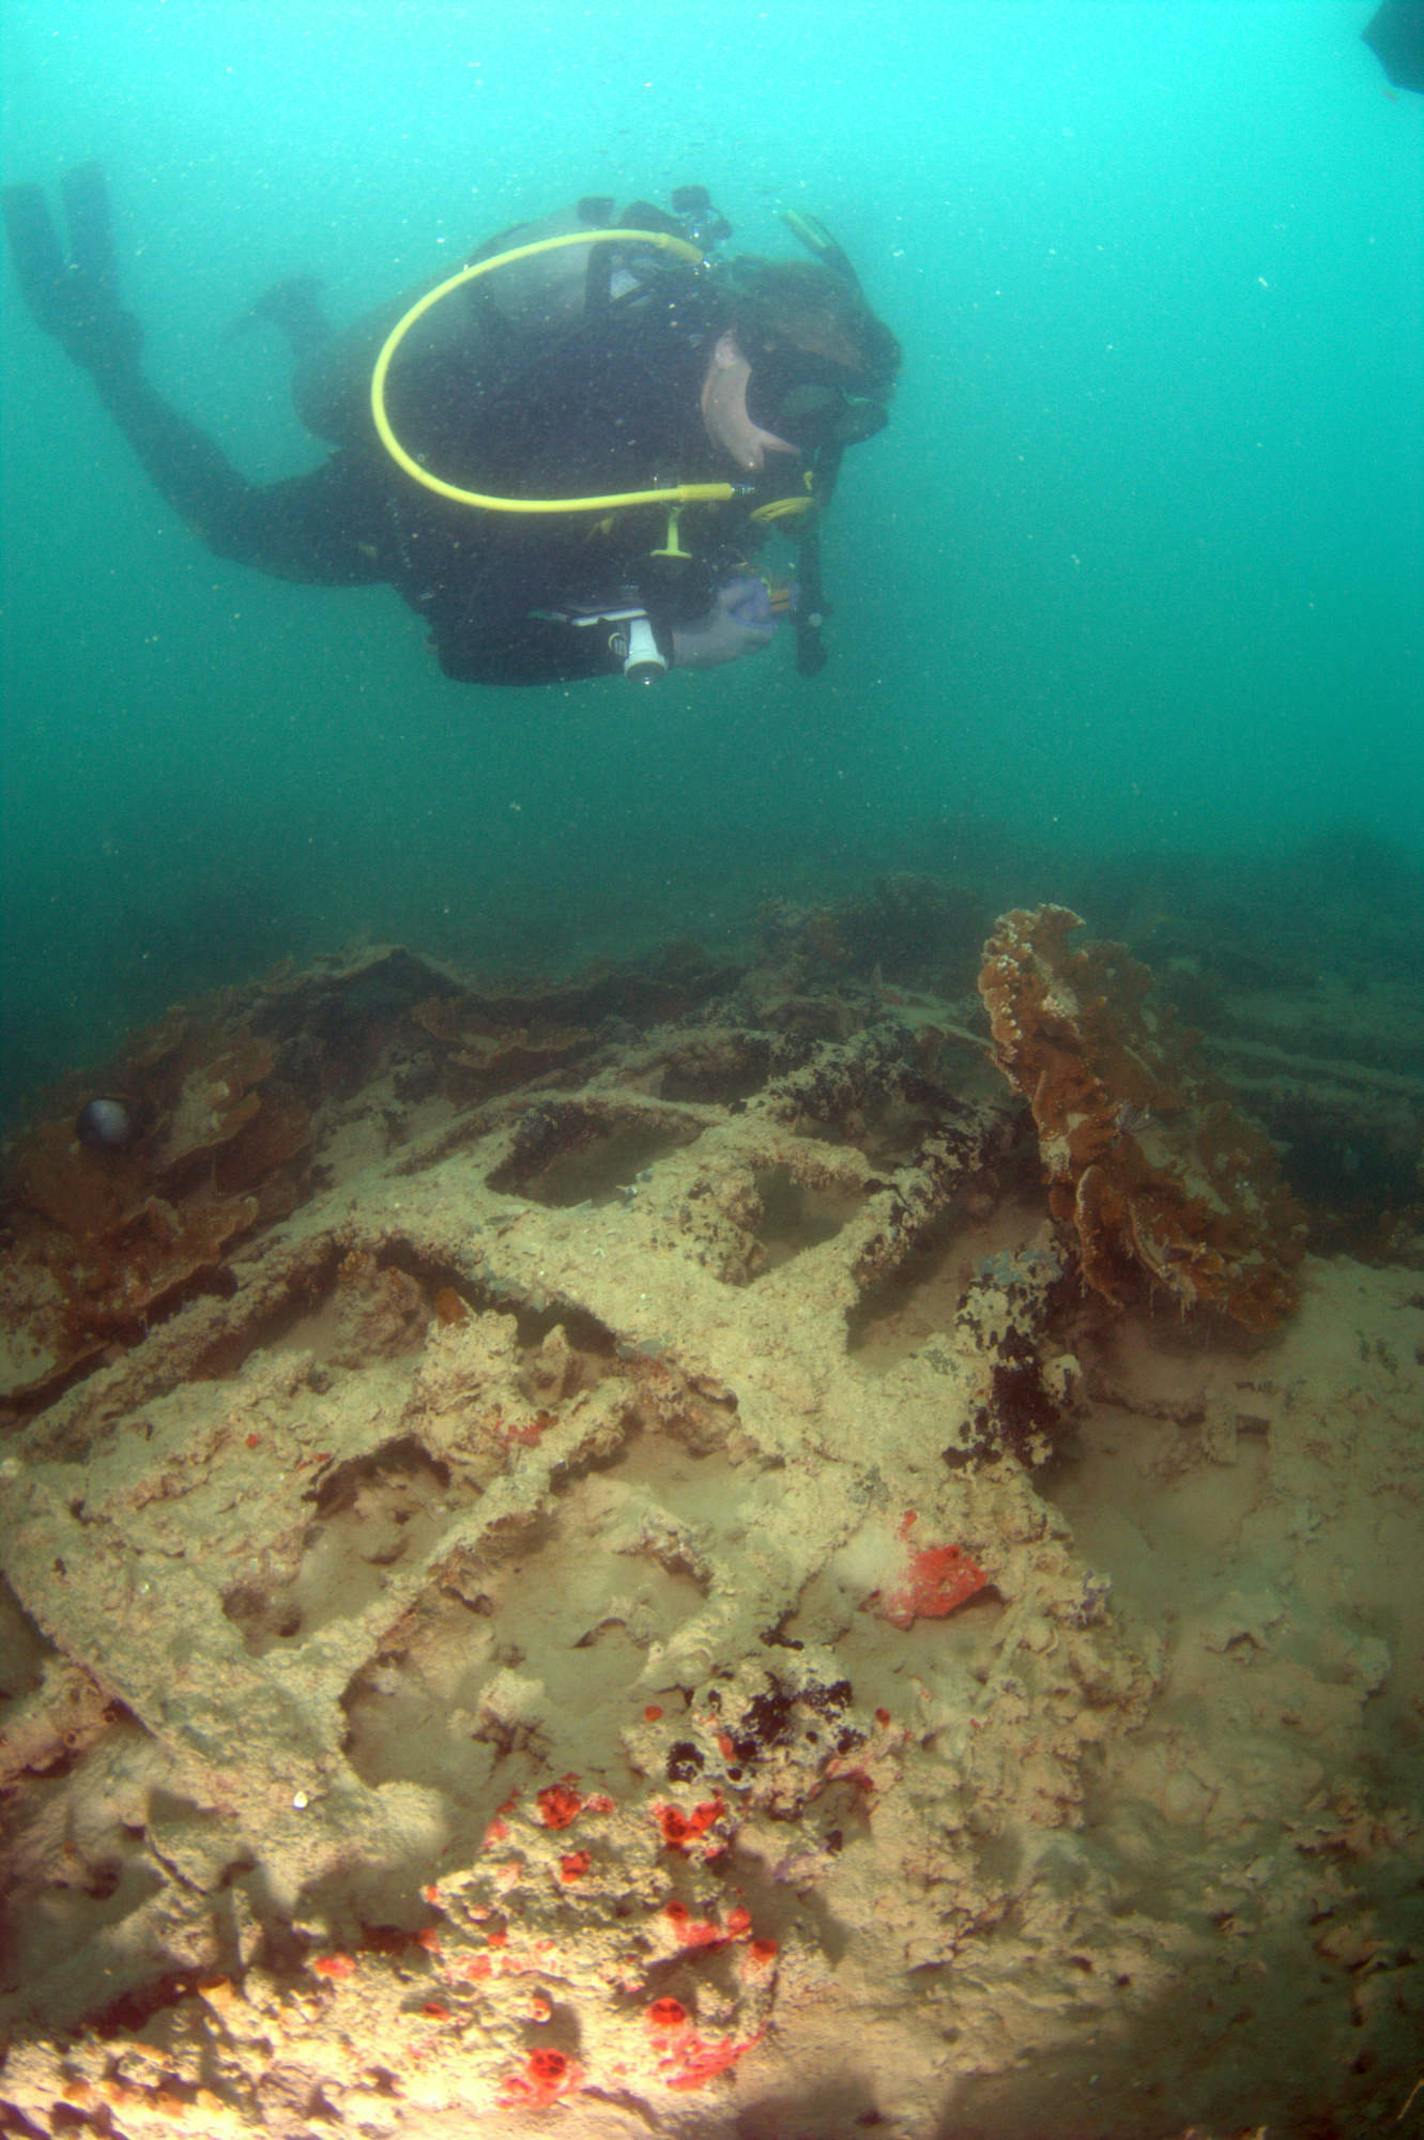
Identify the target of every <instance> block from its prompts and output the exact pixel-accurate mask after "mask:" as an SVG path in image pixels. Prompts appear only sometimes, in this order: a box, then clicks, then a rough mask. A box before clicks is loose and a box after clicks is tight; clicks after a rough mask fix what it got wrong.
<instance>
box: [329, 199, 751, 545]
mask: <svg viewBox="0 0 1424 2140" xmlns="http://www.w3.org/2000/svg"><path fill="white" fill-rule="evenodd" d="M614 244H617V245H657V246H661V247H662V249H663V250H664V251H665V252H669V253H679V254H680V255H681V256H682V258H683V259H684V260H692V261H695V262H696V263H697V264H698V265H699V266H700V265H701V263H702V258H703V256H702V254H701V252H700V251H699V250H698V248H697V247H696V246H695V245H691V244H689V243H688V241H687V239H686V238H675V237H673V236H672V235H671V233H670V232H668V231H663V230H577V231H572V232H570V233H569V234H568V235H567V236H566V237H562V238H540V239H539V240H538V241H537V243H535V244H533V245H516V246H514V247H512V248H511V250H510V251H509V252H507V253H496V254H495V256H494V258H493V259H492V260H477V261H476V262H475V264H474V266H473V267H465V268H461V269H460V272H459V274H458V275H450V276H448V277H447V278H446V280H445V281H444V282H440V283H437V284H436V286H435V288H434V289H433V290H427V291H426V293H425V295H424V297H422V298H419V299H418V300H417V301H416V303H415V304H413V305H412V306H411V308H410V310H409V312H407V313H406V314H405V316H404V318H402V319H399V320H397V321H396V324H395V326H394V327H393V328H392V329H391V331H390V333H389V334H388V335H387V336H386V339H385V341H384V343H383V344H382V346H381V354H380V355H379V356H378V357H377V359H376V368H375V370H374V371H373V372H372V374H371V420H372V422H373V423H374V424H375V426H376V435H377V437H378V438H379V439H380V441H381V444H382V445H383V446H384V447H385V449H386V451H387V453H388V454H389V455H390V457H391V459H392V460H393V461H394V462H395V464H396V466H397V467H398V468H403V469H404V470H405V472H406V474H407V475H408V476H410V477H411V478H412V479H413V481H415V482H417V483H422V484H424V486H425V488H426V489H427V490H433V491H434V492H435V494H436V496H437V497H440V498H451V499H453V500H454V502H455V504H456V505H473V506H478V507H479V508H480V509H481V510H482V511H484V512H488V513H595V512H608V511H610V510H619V509H621V508H622V507H624V506H630V505H669V504H671V505H725V504H727V502H728V501H729V500H730V499H732V498H737V497H740V496H741V491H740V489H739V488H738V487H737V485H735V484H733V483H674V484H668V485H666V486H665V487H664V488H663V489H661V490H627V491H618V492H615V493H614V494H613V495H611V496H609V497H606V498H494V497H491V496H489V494H488V493H487V492H485V491H479V490H463V489H462V488H461V487H460V485H459V484H458V483H447V482H446V481H445V479H444V477H443V476H437V475H432V474H431V472H430V470H429V469H428V468H422V467H421V465H420V463H419V461H417V460H414V459H413V458H412V457H411V455H410V454H408V453H407V452H406V450H405V447H404V446H403V445H402V444H401V442H400V440H399V439H398V438H397V437H396V435H395V432H394V431H393V430H392V428H391V420H390V417H389V416H388V415H387V413H386V376H387V374H388V372H389V371H390V368H391V361H392V359H393V358H394V356H395V353H396V351H397V350H398V349H399V348H400V346H401V343H402V342H403V341H404V340H405V338H406V336H407V335H408V334H409V333H410V330H411V328H412V327H414V326H415V324H416V322H417V321H418V320H422V319H424V317H425V315H426V313H427V312H429V311H430V310H431V308H432V307H433V306H435V305H438V304H439V303H440V300H441V299H442V298H444V297H448V296H449V295H450V292H451V291H452V290H458V289H461V288H462V287H463V286H464V284H465V283H467V282H473V281H474V280H475V278H476V276H478V275H492V274H493V273H494V271H495V269H496V268H502V267H512V266H513V265H514V263H515V262H516V261H517V260H532V259H533V258H534V255H535V254H536V253H553V252H559V251H561V250H562V248H563V247H564V246H566V245H614Z"/></svg>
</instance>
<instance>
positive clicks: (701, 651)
mask: <svg viewBox="0 0 1424 2140" xmlns="http://www.w3.org/2000/svg"><path fill="white" fill-rule="evenodd" d="M780 622H781V619H780V617H779V616H778V615H777V614H776V613H775V611H774V610H773V608H772V598H771V590H770V589H769V587H768V586H767V584H766V581H765V580H764V579H763V578H762V577H761V574H760V573H759V572H739V573H737V574H736V575H735V577H734V578H732V579H729V580H723V582H722V584H721V586H720V587H719V588H718V589H717V596H716V600H715V601H714V602H713V604H712V607H711V608H710V609H709V610H708V611H707V614H706V615H705V616H702V617H694V618H693V620H692V622H691V623H690V624H675V625H674V626H673V628H672V660H673V667H674V668H675V669H715V668H717V667H718V666H719V665H720V664H721V663H722V662H724V661H736V660H738V659H739V657H740V656H741V655H743V654H755V653H757V652H758V650H759V649H760V648H762V647H764V646H770V644H771V642H772V640H773V639H774V638H775V637H776V631H777V626H778V625H779V624H780Z"/></svg>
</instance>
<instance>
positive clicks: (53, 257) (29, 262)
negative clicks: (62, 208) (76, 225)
mask: <svg viewBox="0 0 1424 2140" xmlns="http://www.w3.org/2000/svg"><path fill="white" fill-rule="evenodd" d="M0 207H3V209H4V215H5V240H6V243H7V244H8V246H9V248H10V258H11V259H12V260H13V262H14V263H15V275H16V278H17V280H18V282H19V285H20V292H21V295H22V296H23V297H24V300H25V303H26V304H27V305H28V306H29V308H30V311H31V312H32V313H33V314H34V316H35V319H36V320H37V322H38V323H39V325H40V326H41V327H43V328H44V330H45V332H46V333H47V334H52V333H53V332H54V324H53V309H54V293H55V291H56V290H57V288H58V287H59V284H60V281H61V279H62V277H63V275H64V252H63V249H62V247H61V245H60V242H59V232H58V231H57V230H56V229H55V227H54V219H53V217H52V216H51V215H50V212H49V204H48V202H47V201H46V200H45V197H44V195H43V193H42V192H41V191H40V189H39V187H38V186H7V187H6V188H5V191H4V194H3V196H0Z"/></svg>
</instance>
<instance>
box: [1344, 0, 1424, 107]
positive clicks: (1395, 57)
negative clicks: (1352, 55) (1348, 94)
mask: <svg viewBox="0 0 1424 2140" xmlns="http://www.w3.org/2000/svg"><path fill="white" fill-rule="evenodd" d="M1360 35H1361V37H1363V39H1364V40H1365V43H1366V44H1367V45H1368V46H1369V48H1370V50H1371V51H1372V52H1373V53H1374V56H1375V58H1376V59H1377V60H1378V61H1379V63H1380V65H1381V66H1382V67H1383V69H1384V71H1385V73H1386V74H1387V75H1388V76H1389V78H1390V80H1391V81H1392V82H1393V84H1394V86H1395V88H1396V89H1417V90H1420V91H1424V0H1383V4H1382V5H1381V6H1380V7H1377V8H1376V9H1375V11H1374V13H1373V15H1371V17H1370V19H1369V21H1368V22H1367V23H1366V24H1365V27H1364V28H1363V30H1361V32H1360Z"/></svg>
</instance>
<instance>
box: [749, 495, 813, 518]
mask: <svg viewBox="0 0 1424 2140" xmlns="http://www.w3.org/2000/svg"><path fill="white" fill-rule="evenodd" d="M817 510H818V506H817V501H816V499H814V498H768V500H767V502H766V504H765V505H758V506H756V507H754V509H753V510H752V511H751V512H750V513H749V514H748V515H747V517H748V519H749V520H762V521H767V520H790V519H791V518H792V517H793V516H794V515H795V514H797V513H814V512H816V511H817Z"/></svg>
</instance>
